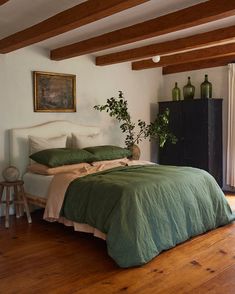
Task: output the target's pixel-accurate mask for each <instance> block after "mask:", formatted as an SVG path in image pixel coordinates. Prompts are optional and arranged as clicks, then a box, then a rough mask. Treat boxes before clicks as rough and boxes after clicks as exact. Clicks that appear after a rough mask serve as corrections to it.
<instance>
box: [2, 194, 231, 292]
mask: <svg viewBox="0 0 235 294" xmlns="http://www.w3.org/2000/svg"><path fill="white" fill-rule="evenodd" d="M229 201H230V203H231V205H232V206H233V207H234V209H235V197H233V198H232V197H230V198H229ZM32 217H33V224H31V225H29V224H27V222H26V218H25V217H24V218H21V219H18V220H15V218H14V217H12V218H11V227H10V229H9V230H6V229H5V228H4V226H3V219H1V223H0V293H1V294H8V293H12V294H13V293H17V294H21V293H23V294H30V293H44V294H47V293H56V294H60V293H65V294H70V293H71V294H72V293H73V294H74V293H86V294H93V293H94V294H110V293H139V294H142V293H143V294H149V293H154V294H158V293H167V294H170V293H172V294H173V293H174V294H183V293H200V294H202V293H211V294H212V293H213V294H214V293H218V294H230V293H231V294H234V293H235V223H233V224H230V225H228V226H225V227H222V228H219V229H217V230H214V231H211V232H209V233H207V234H205V235H202V236H199V237H196V238H194V239H192V240H190V241H188V242H185V243H184V244H181V245H179V246H177V247H175V248H173V249H171V250H169V251H166V252H164V253H162V254H160V255H159V256H158V257H156V258H154V259H153V260H152V261H151V262H149V263H148V264H146V265H145V266H142V267H139V268H132V269H120V268H118V267H117V266H116V264H115V263H114V262H113V261H112V259H111V258H110V257H109V256H108V255H107V251H106V244H105V242H104V241H102V240H99V239H97V238H94V237H92V236H90V235H88V234H81V233H77V232H74V231H73V230H72V229H71V228H65V227H64V226H63V225H60V224H56V223H47V222H45V221H43V220H42V219H41V212H37V213H34V214H33V215H32Z"/></svg>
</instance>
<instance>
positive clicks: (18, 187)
mask: <svg viewBox="0 0 235 294" xmlns="http://www.w3.org/2000/svg"><path fill="white" fill-rule="evenodd" d="M5 188H6V200H5V201H3V200H2V198H3V191H4V189H5ZM11 188H13V189H14V194H13V200H10V197H11ZM2 203H5V204H6V209H5V214H6V216H5V227H6V228H9V209H10V205H11V204H12V203H14V204H15V209H16V217H17V218H19V217H20V216H21V206H23V208H24V209H25V212H26V215H27V218H28V223H32V219H31V216H30V212H29V207H28V202H27V199H26V197H25V194H24V182H23V181H15V182H0V209H1V205H2Z"/></svg>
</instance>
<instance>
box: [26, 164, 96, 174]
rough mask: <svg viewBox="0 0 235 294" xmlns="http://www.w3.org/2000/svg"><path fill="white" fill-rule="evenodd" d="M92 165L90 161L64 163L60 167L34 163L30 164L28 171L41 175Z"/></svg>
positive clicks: (70, 170) (65, 171)
mask: <svg viewBox="0 0 235 294" xmlns="http://www.w3.org/2000/svg"><path fill="white" fill-rule="evenodd" d="M84 167H87V168H89V167H90V164H89V163H86V162H83V163H77V164H70V165H62V166H58V167H48V166H46V165H43V164H40V163H33V164H31V165H29V166H28V171H29V172H31V173H33V174H40V175H46V176H48V175H56V174H61V173H67V172H72V171H74V170H78V169H81V168H84Z"/></svg>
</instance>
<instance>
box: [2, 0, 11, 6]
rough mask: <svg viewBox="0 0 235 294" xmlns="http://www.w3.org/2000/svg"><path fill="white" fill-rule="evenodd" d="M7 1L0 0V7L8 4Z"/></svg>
mask: <svg viewBox="0 0 235 294" xmlns="http://www.w3.org/2000/svg"><path fill="white" fill-rule="evenodd" d="M8 1H9V0H0V6H1V5H3V4H5V3H6V2H8Z"/></svg>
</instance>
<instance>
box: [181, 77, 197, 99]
mask: <svg viewBox="0 0 235 294" xmlns="http://www.w3.org/2000/svg"><path fill="white" fill-rule="evenodd" d="M183 92H184V99H185V100H191V99H193V98H194V93H195V87H194V86H193V85H192V84H191V80H190V77H188V83H187V85H185V86H184V88H183Z"/></svg>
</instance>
